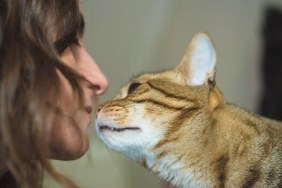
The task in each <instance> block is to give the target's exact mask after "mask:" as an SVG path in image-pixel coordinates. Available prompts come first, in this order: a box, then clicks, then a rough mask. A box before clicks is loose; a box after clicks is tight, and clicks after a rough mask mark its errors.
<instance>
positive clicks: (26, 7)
mask: <svg viewBox="0 0 282 188" xmlns="http://www.w3.org/2000/svg"><path fill="white" fill-rule="evenodd" d="M81 24H83V18H82V15H81V13H80V9H79V3H78V1H77V0H1V1H0V158H3V161H4V163H5V165H6V166H7V168H8V171H9V173H10V175H11V176H9V177H12V180H13V181H10V182H13V183H15V185H14V186H16V187H33V188H37V187H42V182H43V174H44V172H47V173H48V174H49V175H51V177H52V178H54V179H55V180H56V181H57V182H59V183H60V184H62V185H65V186H66V187H75V184H74V183H73V182H72V181H71V180H69V179H68V178H66V177H64V176H63V175H61V174H60V173H58V172H57V171H56V170H55V169H54V168H53V166H52V165H51V163H50V161H49V160H48V144H47V138H46V136H45V135H46V131H48V130H50V128H51V127H52V122H53V121H54V118H56V117H57V116H60V115H61V114H62V113H61V112H60V110H59V109H56V108H55V107H54V106H56V102H57V100H58V99H57V97H56V95H57V93H58V92H59V87H60V82H59V78H58V75H57V73H56V70H60V71H61V72H62V73H63V75H64V76H65V77H66V78H67V79H68V81H69V82H70V84H71V85H72V88H73V90H74V91H75V93H76V94H77V97H78V100H77V101H78V103H79V105H82V102H83V101H82V100H83V99H82V90H81V88H80V86H79V84H78V80H77V79H78V77H79V75H78V74H76V73H75V72H74V71H73V70H71V69H70V68H68V67H67V66H65V65H64V64H63V63H62V62H61V61H60V60H59V52H60V50H62V49H63V47H64V42H62V41H64V38H65V37H66V36H70V35H73V34H74V33H76V32H77V31H78V30H79V28H80V26H81ZM50 101H52V103H51V102H50ZM6 175H7V174H6ZM3 177H4V178H7V177H5V176H3ZM7 179H9V178H7ZM7 182H8V181H7ZM7 186H9V187H11V186H12V185H11V184H10V185H7ZM0 187H3V186H2V185H0Z"/></svg>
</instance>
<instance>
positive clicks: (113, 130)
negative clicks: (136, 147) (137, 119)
mask: <svg viewBox="0 0 282 188" xmlns="http://www.w3.org/2000/svg"><path fill="white" fill-rule="evenodd" d="M140 130H141V129H140V128H139V127H123V128H117V127H110V126H107V125H101V126H99V131H100V132H104V131H111V132H125V131H140Z"/></svg>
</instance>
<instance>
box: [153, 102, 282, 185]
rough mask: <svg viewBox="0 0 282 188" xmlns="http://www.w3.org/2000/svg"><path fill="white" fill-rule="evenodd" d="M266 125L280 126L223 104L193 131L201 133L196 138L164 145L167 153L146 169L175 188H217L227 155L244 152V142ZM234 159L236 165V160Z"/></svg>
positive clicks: (188, 137) (226, 161)
mask: <svg viewBox="0 0 282 188" xmlns="http://www.w3.org/2000/svg"><path fill="white" fill-rule="evenodd" d="M207 122H208V121H207ZM266 123H267V124H268V123H269V124H271V126H274V127H279V126H280V127H281V128H280V130H281V133H282V126H281V125H279V123H278V122H275V121H272V120H268V119H266V118H263V117H261V116H258V115H255V114H253V113H250V112H248V111H245V110H243V109H241V108H239V107H237V106H234V105H230V104H224V105H222V106H221V107H220V108H218V109H216V110H215V111H214V112H213V115H212V118H211V120H210V122H209V125H207V127H206V128H202V129H199V130H197V132H201V134H200V135H197V134H194V135H193V134H188V133H186V134H187V137H186V138H182V140H181V139H180V140H178V141H177V142H179V143H180V144H179V145H178V146H177V145H173V146H171V148H170V146H167V151H161V152H159V153H158V154H156V158H155V159H154V160H152V161H154V163H153V162H152V163H151V164H152V165H151V167H149V168H150V170H152V171H153V172H155V173H157V174H159V176H160V177H162V178H164V179H166V180H168V181H170V182H172V183H173V184H174V185H176V186H177V187H185V186H187V185H190V186H191V187H220V186H221V185H222V184H221V183H222V182H223V181H224V177H225V173H226V172H225V168H226V167H227V165H228V164H229V163H232V162H233V161H232V160H233V159H232V160H231V159H230V155H231V153H232V152H235V153H236V152H238V153H240V152H244V144H243V143H245V142H246V140H245V139H246V138H249V137H252V136H253V135H254V134H260V133H259V131H260V130H259V129H264V127H266V128H265V129H267V126H264V124H266ZM250 126H251V127H250ZM260 126H262V128H260ZM271 126H269V127H270V128H271ZM256 127H257V128H256ZM242 131H243V132H242ZM187 132H188V130H187ZM184 143H185V144H184ZM238 146H239V148H238ZM240 147H242V148H240ZM240 149H242V151H240ZM169 151H173V152H171V153H170V152H169ZM159 155H165V156H164V157H160V156H159ZM234 160H235V161H236V162H237V161H238V160H240V159H239V158H238V159H234ZM215 172H216V173H215Z"/></svg>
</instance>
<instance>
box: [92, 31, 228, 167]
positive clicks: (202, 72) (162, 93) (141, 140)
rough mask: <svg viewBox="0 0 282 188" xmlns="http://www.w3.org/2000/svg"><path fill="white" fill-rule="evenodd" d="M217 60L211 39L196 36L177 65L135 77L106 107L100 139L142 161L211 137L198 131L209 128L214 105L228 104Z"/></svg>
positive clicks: (102, 109) (102, 110)
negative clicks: (219, 85)
mask: <svg viewBox="0 0 282 188" xmlns="http://www.w3.org/2000/svg"><path fill="white" fill-rule="evenodd" d="M215 64H216V53H215V48H214V45H213V42H212V40H211V38H210V37H209V35H208V34H206V33H198V34H196V35H195V37H194V38H193V39H192V41H191V43H190V44H189V46H188V49H187V51H186V53H185V55H184V57H183V59H182V60H181V62H180V64H179V65H178V66H176V68H175V69H173V70H169V71H166V72H162V73H156V74H145V75H141V76H139V77H137V78H134V79H132V80H131V81H130V82H129V83H128V84H127V85H125V86H124V87H123V88H122V89H121V92H120V94H119V95H118V97H117V98H116V99H114V100H112V101H108V102H106V103H104V104H103V105H101V106H100V108H99V113H98V116H97V126H96V128H97V133H98V135H99V137H100V138H101V139H102V141H103V142H104V143H105V144H106V145H107V146H108V147H109V148H111V149H113V150H115V151H119V152H122V153H125V154H126V155H128V156H130V157H132V158H134V159H135V160H139V161H142V160H144V159H146V158H155V157H162V156H163V155H165V153H166V152H167V150H169V149H174V150H175V151H176V152H177V150H183V147H182V146H181V145H177V144H175V143H174V144H173V142H178V141H179V143H182V142H185V143H186V144H187V145H189V142H191V147H192V142H194V141H201V139H205V138H204V136H202V135H199V134H198V133H199V132H203V131H205V130H207V128H206V126H207V124H209V122H210V121H211V116H212V115H211V114H212V113H213V111H214V109H216V108H218V107H219V106H221V105H222V104H223V103H224V101H223V97H222V95H221V93H220V91H219V90H218V89H217V87H216V86H215V80H214V78H215ZM203 142H204V140H203ZM193 147H194V146H193ZM147 163H148V161H147ZM147 165H148V164H147Z"/></svg>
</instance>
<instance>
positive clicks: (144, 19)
mask: <svg viewBox="0 0 282 188" xmlns="http://www.w3.org/2000/svg"><path fill="white" fill-rule="evenodd" d="M271 2H274V3H276V4H278V5H279V6H281V4H282V0H276V1H271V0H233V1H231V0H229V1H228V0H213V1H206V0H142V1H141V0H81V4H82V7H83V10H84V11H85V17H86V23H87V29H86V33H85V43H86V46H87V47H88V49H89V51H90V53H91V54H92V55H93V57H94V58H95V59H96V61H97V63H98V64H99V65H100V67H101V69H102V70H103V71H104V72H105V74H106V75H107V77H108V79H109V82H110V89H109V91H108V93H107V94H106V95H105V96H104V97H102V98H101V100H102V101H103V100H107V99H109V98H111V97H113V96H114V95H115V94H116V93H117V92H118V89H119V88H120V86H122V85H123V84H124V83H126V82H127V81H128V80H129V79H130V78H131V77H132V76H134V75H136V74H139V73H142V72H146V71H150V72H151V71H159V70H164V69H166V68H171V67H174V66H175V65H177V63H178V62H179V61H180V59H181V57H182V55H183V53H184V51H185V49H186V47H187V44H188V42H189V41H190V39H191V37H192V36H193V34H194V33H196V32H198V31H203V30H204V31H207V32H209V33H210V34H211V35H212V37H213V38H214V41H215V44H216V47H217V52H218V65H217V77H216V80H217V84H218V85H219V86H220V88H221V89H222V91H223V92H224V94H225V96H226V99H227V100H228V101H229V102H232V103H236V104H238V105H240V106H242V107H244V108H246V109H249V110H252V111H255V110H256V107H257V103H258V100H259V91H260V79H259V71H260V70H259V63H260V57H261V55H260V37H261V35H260V34H261V24H262V19H263V10H264V6H265V4H268V3H271ZM90 134H91V139H92V146H91V150H90V152H89V155H88V156H86V157H84V158H82V159H80V160H78V161H75V162H64V163H62V162H56V163H55V164H56V165H57V166H59V167H60V168H61V169H62V170H63V171H64V172H65V173H66V174H68V175H70V176H71V177H72V178H73V179H74V180H76V181H77V182H78V183H79V184H80V186H81V187H82V188H92V187H97V188H116V187H117V188H151V187H152V188H157V187H159V186H158V185H159V180H158V178H156V177H155V176H153V175H151V174H150V173H149V172H148V171H146V170H145V169H143V167H141V166H139V165H138V164H136V163H135V162H132V161H131V160H129V159H127V158H126V157H124V156H121V155H119V154H116V153H113V152H111V151H109V150H108V149H107V148H105V147H104V145H102V144H101V142H100V141H99V140H98V139H97V137H96V135H95V131H94V130H91V133H90ZM87 157H88V158H91V161H90V162H89V160H88V159H87ZM49 183H50V182H49V181H48V183H47V184H49ZM50 187H53V185H51V186H50Z"/></svg>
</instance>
